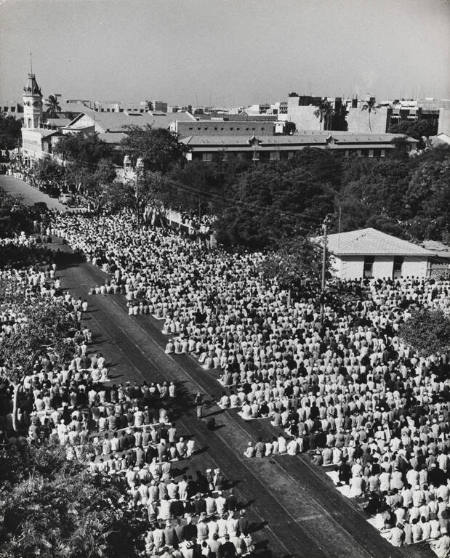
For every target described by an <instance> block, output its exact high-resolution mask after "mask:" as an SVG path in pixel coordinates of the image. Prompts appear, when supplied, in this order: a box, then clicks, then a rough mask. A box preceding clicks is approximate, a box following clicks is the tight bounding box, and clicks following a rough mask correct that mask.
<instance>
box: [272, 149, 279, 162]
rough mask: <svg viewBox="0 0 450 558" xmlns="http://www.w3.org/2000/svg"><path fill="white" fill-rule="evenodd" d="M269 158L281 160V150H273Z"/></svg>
mask: <svg viewBox="0 0 450 558" xmlns="http://www.w3.org/2000/svg"><path fill="white" fill-rule="evenodd" d="M269 159H270V160H271V161H279V160H280V152H279V151H271V152H270V153H269Z"/></svg>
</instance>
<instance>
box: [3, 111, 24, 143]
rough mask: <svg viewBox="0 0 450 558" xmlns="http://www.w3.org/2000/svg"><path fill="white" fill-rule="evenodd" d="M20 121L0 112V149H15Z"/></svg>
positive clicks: (20, 126) (18, 136)
mask: <svg viewBox="0 0 450 558" xmlns="http://www.w3.org/2000/svg"><path fill="white" fill-rule="evenodd" d="M21 129H22V121H21V120H19V119H16V118H14V116H6V115H5V114H3V113H2V112H0V149H15V148H16V147H18V145H19V140H20V134H21Z"/></svg>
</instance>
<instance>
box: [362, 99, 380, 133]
mask: <svg viewBox="0 0 450 558" xmlns="http://www.w3.org/2000/svg"><path fill="white" fill-rule="evenodd" d="M375 106H376V103H375V97H370V98H369V99H367V100H366V102H365V103H364V104H363V106H362V107H361V110H366V111H367V114H368V116H369V130H370V131H371V132H372V123H371V121H370V115H371V114H372V112H373V113H374V114H375V113H376V112H377V111H376V108H375Z"/></svg>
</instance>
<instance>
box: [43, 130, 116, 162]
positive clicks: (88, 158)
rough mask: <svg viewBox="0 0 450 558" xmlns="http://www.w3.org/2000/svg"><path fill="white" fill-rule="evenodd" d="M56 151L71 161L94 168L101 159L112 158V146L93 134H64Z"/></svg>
mask: <svg viewBox="0 0 450 558" xmlns="http://www.w3.org/2000/svg"><path fill="white" fill-rule="evenodd" d="M54 151H55V153H57V154H60V155H61V156H62V157H63V158H64V159H66V160H67V161H69V162H72V163H76V164H77V165H79V166H87V167H90V168H92V167H93V166H95V165H97V164H98V163H99V161H100V160H101V159H111V158H112V148H111V146H110V145H108V144H107V143H106V142H104V141H103V140H101V139H100V138H99V137H98V134H97V133H93V134H83V133H79V134H67V135H64V136H62V138H61V139H60V140H59V141H58V143H57V144H56V145H55V147H54Z"/></svg>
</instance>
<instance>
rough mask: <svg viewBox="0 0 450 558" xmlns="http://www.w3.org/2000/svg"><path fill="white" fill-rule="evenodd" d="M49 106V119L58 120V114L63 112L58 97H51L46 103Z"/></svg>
mask: <svg viewBox="0 0 450 558" xmlns="http://www.w3.org/2000/svg"><path fill="white" fill-rule="evenodd" d="M45 104H46V105H47V110H46V113H47V115H48V117H49V118H57V117H58V112H61V107H60V106H59V100H58V96H57V95H49V96H48V99H47V100H46V101H45Z"/></svg>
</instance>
